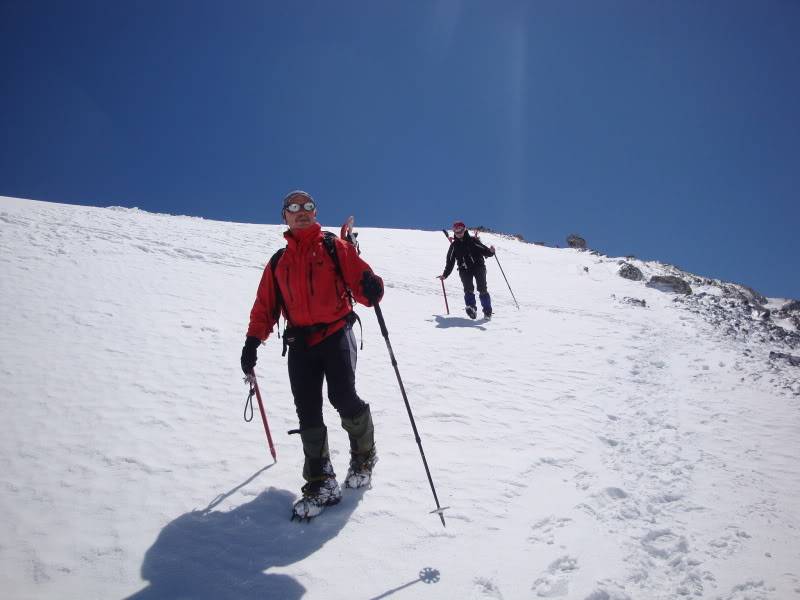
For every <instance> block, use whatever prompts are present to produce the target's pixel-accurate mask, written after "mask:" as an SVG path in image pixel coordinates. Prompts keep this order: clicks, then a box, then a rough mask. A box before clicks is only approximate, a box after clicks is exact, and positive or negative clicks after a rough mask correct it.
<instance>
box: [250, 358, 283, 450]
mask: <svg viewBox="0 0 800 600" xmlns="http://www.w3.org/2000/svg"><path fill="white" fill-rule="evenodd" d="M244 380H245V381H246V382H247V383H249V384H250V395H249V396H247V403H246V404H245V405H244V420H245V421H248V422H249V421H252V420H253V394H255V396H256V398H257V399H258V410H259V411H261V421H262V422H263V423H264V431H266V432H267V444H269V453H270V454H272V460H274V461H275V462H278V456H277V454H276V452H275V445H274V444H273V443H272V434H270V432H269V424H268V423H267V413H266V412H265V411H264V403H263V402H262V401H261V391H260V390H259V389H258V381H256V372H255V371H252V372H251V373H250V374H249V375H248V376H247V377H245V379H244ZM247 404H249V405H250V418H249V419H248V418H247Z"/></svg>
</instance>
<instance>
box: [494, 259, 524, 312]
mask: <svg viewBox="0 0 800 600" xmlns="http://www.w3.org/2000/svg"><path fill="white" fill-rule="evenodd" d="M494 259H495V260H496V261H497V266H498V267H500V272H501V273H502V274H503V279H505V280H506V285H507V286H508V291H509V292H511V297H512V298H514V304H516V305H517V310H519V303H518V302H517V297H516V296H514V291H513V290H512V289H511V286H510V285H509V283H508V279H507V278H506V273H505V271H503V265H501V264H500V259H499V258H497V252H495V253H494Z"/></svg>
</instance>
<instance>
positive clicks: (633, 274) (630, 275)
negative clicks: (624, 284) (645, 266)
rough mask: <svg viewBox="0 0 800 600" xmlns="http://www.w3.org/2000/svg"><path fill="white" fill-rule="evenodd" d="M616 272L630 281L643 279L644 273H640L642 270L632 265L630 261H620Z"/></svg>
mask: <svg viewBox="0 0 800 600" xmlns="http://www.w3.org/2000/svg"><path fill="white" fill-rule="evenodd" d="M618 274H619V276H620V277H624V278H625V279H630V280H631V281H641V280H642V279H644V275H642V271H641V270H640V269H639V267H635V266H633V265H632V264H631V263H628V262H626V263H622V266H621V267H620V268H619V271H618Z"/></svg>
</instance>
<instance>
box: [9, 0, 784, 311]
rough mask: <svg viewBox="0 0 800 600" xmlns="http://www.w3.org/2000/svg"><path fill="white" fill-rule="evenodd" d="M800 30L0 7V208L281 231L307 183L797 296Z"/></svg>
mask: <svg viewBox="0 0 800 600" xmlns="http://www.w3.org/2000/svg"><path fill="white" fill-rule="evenodd" d="M798 32H800V2H796V1H794V0H765V1H755V0H754V1H751V2H740V1H735V0H732V1H722V0H719V1H696V0H692V1H678V0H676V1H669V2H655V1H652V2H650V1H648V2H642V1H640V0H636V1H625V0H614V1H598V0H586V1H570V0H565V1H558V2H557V1H555V0H550V1H543V2H537V1H531V2H523V1H519V2H517V1H507V2H503V1H497V2H489V1H479V0H471V1H465V2H458V1H454V0H446V1H439V2H435V1H430V2H422V1H417V0H409V1H408V2H396V1H388V0H387V1H367V0H364V1H363V2H348V1H342V2H330V1H326V2H310V1H307V2H288V1H283V2H261V1H258V2H257V1H249V0H248V1H243V0H238V1H230V2H224V3H223V2H208V1H202V0H192V1H189V0H182V1H177V0H164V1H156V0H139V1H135V2H134V1H126V2H125V1H119V2H107V1H105V0H104V1H98V2H87V1H82V0H71V1H67V0H62V1H50V2H45V1H41V0H19V1H9V0H0V76H1V77H2V79H1V81H2V87H3V89H2V93H0V140H2V141H1V142H0V195H8V196H17V197H23V198H35V199H41V200H51V201H56V202H66V203H76V204H91V205H98V206H109V205H120V206H138V207H140V208H142V209H145V210H150V211H157V212H167V213H177V214H191V215H198V216H203V217H207V218H213V219H221V220H231V221H244V222H268V223H275V222H277V220H278V216H279V207H278V203H279V200H280V198H281V197H282V195H283V194H284V193H285V192H286V191H288V190H289V189H294V188H298V187H299V188H303V189H306V190H308V191H309V192H311V193H312V194H313V195H314V196H315V198H316V199H317V200H318V203H319V207H320V219H321V220H322V221H323V222H324V223H329V224H336V223H338V222H340V221H342V220H343V219H344V217H345V216H346V215H347V214H350V213H352V214H355V215H356V217H357V224H360V225H362V226H376V227H395V228H420V229H439V228H441V227H442V226H447V225H448V224H450V223H452V221H453V220H454V219H460V220H464V221H466V222H467V223H468V224H469V225H485V226H488V227H492V228H494V229H498V230H501V231H507V232H509V233H521V234H522V235H523V236H524V237H525V238H526V239H528V240H535V241H544V242H547V243H548V244H550V245H564V241H565V238H566V236H567V235H568V234H569V233H573V232H575V233H579V234H581V235H583V236H584V237H585V238H586V239H587V241H588V243H589V245H590V246H592V247H593V248H597V249H599V250H601V251H603V252H605V253H607V254H611V255H625V254H634V255H636V256H638V257H640V258H645V259H659V260H662V261H664V262H670V263H673V264H676V265H678V266H680V267H682V268H685V269H688V270H691V271H694V272H697V273H700V274H703V275H708V276H713V277H721V278H724V279H728V280H733V281H736V282H739V283H745V284H747V285H751V286H752V287H754V288H756V289H758V290H759V291H761V292H762V293H765V294H768V295H772V296H789V297H795V298H800V276H798V274H797V272H798V270H797V267H796V263H797V257H798V256H800V241H798V240H799V239H800V236H798V229H797V224H798V222H800V219H799V217H800V185H799V184H800V42H798V39H800V33H798ZM269 250H270V249H269V248H266V249H265V252H268V251H269ZM444 252H445V248H444V247H443V248H442V253H443V256H444Z"/></svg>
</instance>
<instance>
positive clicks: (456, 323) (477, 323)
mask: <svg viewBox="0 0 800 600" xmlns="http://www.w3.org/2000/svg"><path fill="white" fill-rule="evenodd" d="M434 318H435V319H436V327H439V328H441V329H447V328H448V327H472V328H474V329H480V330H482V331H486V327H484V326H483V323H486V319H477V320H472V319H466V318H464V317H448V316H445V315H434Z"/></svg>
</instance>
